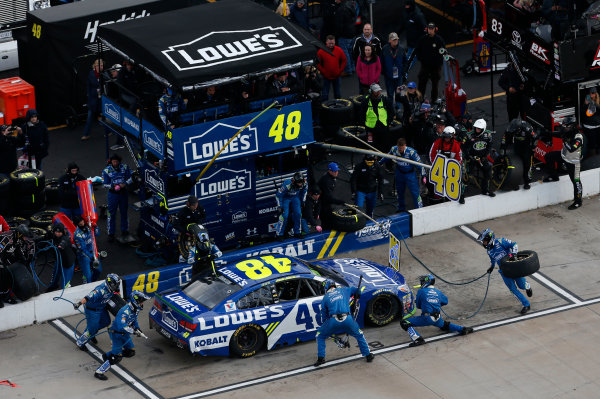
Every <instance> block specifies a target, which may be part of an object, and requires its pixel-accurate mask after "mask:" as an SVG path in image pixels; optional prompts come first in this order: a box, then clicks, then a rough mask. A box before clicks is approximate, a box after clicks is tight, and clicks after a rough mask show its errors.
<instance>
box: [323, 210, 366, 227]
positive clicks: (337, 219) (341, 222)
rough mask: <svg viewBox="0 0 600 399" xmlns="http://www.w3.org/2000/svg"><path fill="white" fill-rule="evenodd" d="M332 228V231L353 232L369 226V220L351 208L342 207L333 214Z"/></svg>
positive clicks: (331, 219)
mask: <svg viewBox="0 0 600 399" xmlns="http://www.w3.org/2000/svg"><path fill="white" fill-rule="evenodd" d="M329 224H330V227H331V229H332V230H337V231H345V232H353V231H357V230H360V229H362V228H363V227H365V225H366V224H367V218H366V217H365V216H364V215H363V214H361V213H359V212H357V210H356V209H354V208H351V207H342V208H339V209H336V210H334V211H333V212H331V218H330V223H329Z"/></svg>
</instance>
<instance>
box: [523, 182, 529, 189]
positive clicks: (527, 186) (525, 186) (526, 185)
mask: <svg viewBox="0 0 600 399" xmlns="http://www.w3.org/2000/svg"><path fill="white" fill-rule="evenodd" d="M523 188H524V189H525V190H529V189H530V188H531V184H529V183H525V184H523Z"/></svg>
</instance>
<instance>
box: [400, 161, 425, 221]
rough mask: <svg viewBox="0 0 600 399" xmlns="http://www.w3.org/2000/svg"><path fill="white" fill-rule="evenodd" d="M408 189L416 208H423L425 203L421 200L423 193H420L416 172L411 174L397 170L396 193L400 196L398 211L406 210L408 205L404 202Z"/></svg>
mask: <svg viewBox="0 0 600 399" xmlns="http://www.w3.org/2000/svg"><path fill="white" fill-rule="evenodd" d="M406 187H408V191H410V194H411V195H412V197H413V203H414V205H415V208H423V201H422V200H421V193H420V191H419V181H418V180H417V175H416V174H415V172H414V171H412V172H410V173H402V172H400V170H399V169H398V168H396V192H397V194H398V211H405V210H406V203H405V201H404V191H405V190H406Z"/></svg>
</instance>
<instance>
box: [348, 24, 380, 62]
mask: <svg viewBox="0 0 600 399" xmlns="http://www.w3.org/2000/svg"><path fill="white" fill-rule="evenodd" d="M367 44H369V45H370V46H371V49H372V50H373V55H376V56H380V55H381V40H380V39H379V38H378V37H377V36H375V35H374V34H373V27H372V26H371V24H369V23H366V24H364V26H363V33H362V35H360V36H358V37H357V38H356V39H354V45H353V46H352V59H353V60H356V59H358V58H359V57H360V56H362V55H364V54H365V53H364V49H365V46H366V45H367Z"/></svg>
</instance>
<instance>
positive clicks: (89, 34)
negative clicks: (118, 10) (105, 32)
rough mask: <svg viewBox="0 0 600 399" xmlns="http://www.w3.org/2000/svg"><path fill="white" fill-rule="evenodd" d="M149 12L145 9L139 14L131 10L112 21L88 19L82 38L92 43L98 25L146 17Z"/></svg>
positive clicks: (94, 39)
mask: <svg viewBox="0 0 600 399" xmlns="http://www.w3.org/2000/svg"><path fill="white" fill-rule="evenodd" d="M149 15H150V13H149V12H147V11H146V10H142V12H141V13H140V15H136V12H135V11H134V12H132V13H131V15H130V16H129V17H128V16H127V14H122V15H121V18H119V19H116V20H114V21H106V22H102V23H101V22H100V20H98V19H97V20H95V21H93V22H92V21H89V22H88V23H87V27H86V28H85V33H84V34H83V40H88V38H89V40H90V43H93V42H95V41H96V33H97V32H98V26H102V25H110V24H114V23H117V22H123V21H129V20H130V19H137V18H143V17H147V16H149Z"/></svg>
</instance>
